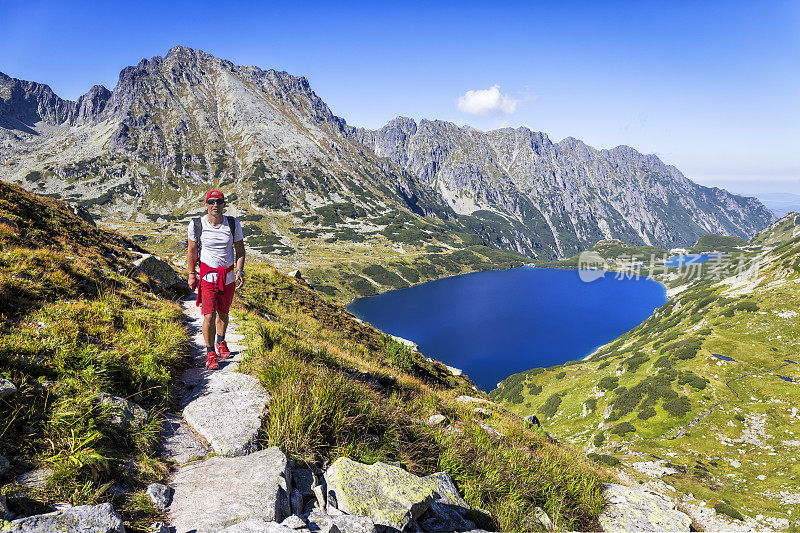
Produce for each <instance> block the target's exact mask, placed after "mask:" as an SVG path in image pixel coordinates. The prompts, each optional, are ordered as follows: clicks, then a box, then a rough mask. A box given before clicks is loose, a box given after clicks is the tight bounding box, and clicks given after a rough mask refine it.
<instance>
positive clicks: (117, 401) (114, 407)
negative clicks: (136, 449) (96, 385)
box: [97, 392, 147, 428]
mask: <svg viewBox="0 0 800 533" xmlns="http://www.w3.org/2000/svg"><path fill="white" fill-rule="evenodd" d="M97 398H98V400H99V401H100V404H101V405H104V406H106V407H107V408H108V411H109V414H110V415H111V418H110V422H111V423H112V424H113V425H115V426H117V427H121V428H128V427H134V428H139V427H142V425H143V424H144V423H145V422H147V411H145V410H144V409H143V408H142V407H140V406H139V405H137V404H135V403H133V402H131V401H128V400H126V399H125V398H120V397H119V396H112V395H110V394H106V393H105V392H101V393H100V394H98V395H97Z"/></svg>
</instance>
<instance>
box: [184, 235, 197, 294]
mask: <svg viewBox="0 0 800 533" xmlns="http://www.w3.org/2000/svg"><path fill="white" fill-rule="evenodd" d="M188 241H189V246H188V247H187V249H186V272H187V273H188V274H189V276H188V278H189V279H188V282H189V287H190V288H191V289H192V290H194V289H195V287H197V272H196V269H197V243H196V242H194V241H193V240H192V239H188Z"/></svg>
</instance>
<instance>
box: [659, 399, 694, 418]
mask: <svg viewBox="0 0 800 533" xmlns="http://www.w3.org/2000/svg"><path fill="white" fill-rule="evenodd" d="M690 408H691V402H690V401H689V398H687V397H686V396H678V397H677V398H674V399H672V400H669V401H665V402H664V410H665V411H666V412H668V413H669V414H671V415H672V416H674V417H677V418H681V417H683V416H685V415H686V413H688V412H689V409H690Z"/></svg>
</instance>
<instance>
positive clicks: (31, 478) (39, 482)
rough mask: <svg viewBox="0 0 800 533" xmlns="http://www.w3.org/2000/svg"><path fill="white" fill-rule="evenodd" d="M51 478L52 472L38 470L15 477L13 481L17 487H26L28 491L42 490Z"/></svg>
mask: <svg viewBox="0 0 800 533" xmlns="http://www.w3.org/2000/svg"><path fill="white" fill-rule="evenodd" d="M51 477H53V470H51V469H49V468H38V469H36V470H29V471H28V472H25V473H22V474H20V475H18V476H17V479H16V480H14V481H15V482H16V483H17V485H22V486H23V487H28V488H30V489H43V488H45V486H47V482H48V481H50V478H51Z"/></svg>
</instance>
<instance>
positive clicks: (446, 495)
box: [422, 472, 470, 513]
mask: <svg viewBox="0 0 800 533" xmlns="http://www.w3.org/2000/svg"><path fill="white" fill-rule="evenodd" d="M422 479H423V480H425V481H427V482H429V483H431V484H432V487H433V498H434V502H435V503H438V504H440V505H444V506H448V507H451V508H453V509H455V510H456V511H458V512H460V513H465V512H467V511H469V508H470V507H469V505H467V502H465V501H464V498H462V497H461V494H459V492H458V489H457V488H456V484H455V483H453V478H451V477H450V474H448V473H447V472H437V473H435V474H431V475H430V476H426V477H424V478H422Z"/></svg>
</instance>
